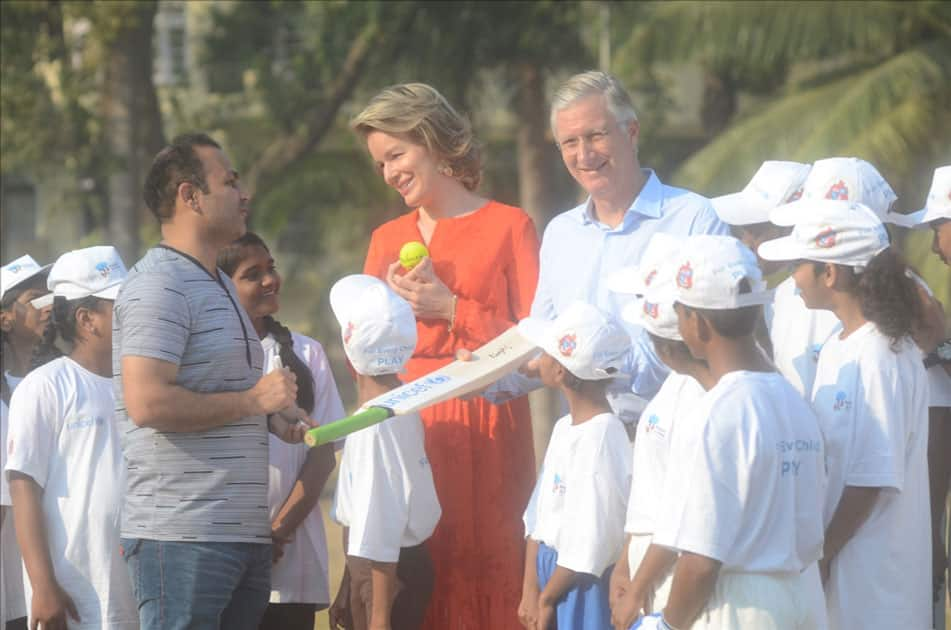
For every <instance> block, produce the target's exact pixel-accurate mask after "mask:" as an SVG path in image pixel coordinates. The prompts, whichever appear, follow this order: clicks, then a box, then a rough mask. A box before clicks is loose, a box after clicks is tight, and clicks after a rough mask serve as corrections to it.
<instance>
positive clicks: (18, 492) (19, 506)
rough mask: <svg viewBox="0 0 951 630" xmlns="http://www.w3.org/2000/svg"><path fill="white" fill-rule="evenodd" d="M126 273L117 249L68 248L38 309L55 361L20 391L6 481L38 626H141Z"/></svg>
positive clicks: (13, 408)
mask: <svg viewBox="0 0 951 630" xmlns="http://www.w3.org/2000/svg"><path fill="white" fill-rule="evenodd" d="M125 273H126V270H125V266H124V265H123V264H122V260H121V259H120V258H119V255H118V253H117V252H116V250H115V248H113V247H90V248H86V249H81V250H76V251H72V252H68V253H66V254H63V255H62V256H60V257H59V259H58V260H57V261H56V264H54V265H53V268H52V269H51V270H50V274H49V278H48V287H49V289H50V290H51V291H52V292H53V294H52V295H49V296H45V297H42V298H39V300H38V301H36V300H35V301H34V306H36V307H41V306H45V305H46V304H48V303H50V302H52V304H53V310H52V319H51V322H50V323H49V325H48V326H47V329H46V332H45V334H44V340H43V343H42V344H40V346H39V347H38V348H37V356H38V358H41V359H42V358H46V357H58V358H53V359H52V360H50V361H49V362H48V363H46V364H44V365H42V366H41V367H37V368H36V369H34V370H33V371H32V372H30V373H29V374H27V376H26V378H24V379H23V381H22V382H21V383H20V385H19V386H18V387H17V390H16V391H15V392H14V394H13V398H12V400H11V402H10V433H9V437H8V445H7V452H8V454H9V457H8V459H7V463H6V468H5V473H6V474H7V476H8V478H9V482H10V494H11V495H12V498H13V512H14V516H15V518H16V524H17V539H18V542H19V544H20V550H21V552H22V554H23V563H24V565H25V568H26V573H27V576H28V578H29V579H28V581H26V583H25V585H24V586H25V587H26V591H27V599H28V600H29V602H30V619H31V623H38V624H39V625H40V627H47V625H51V626H56V625H57V624H59V625H61V626H62V627H68V628H90V629H91V628H109V629H115V630H134V629H136V628H138V626H139V618H138V613H137V610H136V604H135V599H134V597H133V595H132V586H131V584H130V580H129V575H128V573H127V572H126V569H125V566H124V564H123V562H122V558H121V557H120V555H119V553H120V552H119V510H120V506H121V497H122V492H123V491H124V483H123V479H124V472H125V465H124V462H123V458H122V452H121V450H120V445H119V435H118V432H117V429H116V425H115V423H114V421H113V414H114V409H113V394H112V346H111V344H112V304H113V301H114V300H115V298H116V295H117V294H118V292H119V286H120V284H121V282H122V280H123V279H124V278H125ZM58 340H61V341H62V342H63V343H65V344H68V345H70V346H71V348H70V351H69V354H68V355H66V356H58V355H59V352H58V350H56V347H55V345H54V344H55V343H56V342H57V341H58ZM47 352H48V353H49V354H46V353H47Z"/></svg>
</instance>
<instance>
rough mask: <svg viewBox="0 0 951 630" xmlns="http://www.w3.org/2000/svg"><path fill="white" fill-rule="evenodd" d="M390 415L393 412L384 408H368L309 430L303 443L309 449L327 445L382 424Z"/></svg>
mask: <svg viewBox="0 0 951 630" xmlns="http://www.w3.org/2000/svg"><path fill="white" fill-rule="evenodd" d="M392 415H393V412H392V411H391V410H389V409H387V408H386V407H370V408H369V409H365V410H364V411H361V412H359V413H355V414H353V415H352V416H347V417H346V418H341V419H340V420H337V421H336V422H331V423H329V424H325V425H323V426H319V427H315V428H313V429H310V430H309V431H307V433H305V434H304V442H305V443H306V444H307V446H311V447H313V446H320V445H321V444H327V443H328V442H333V441H335V440H339V439H340V438H342V437H344V436H345V435H350V434H351V433H353V432H355V431H359V430H360V429H365V428H367V427H370V426H373V425H374V424H378V423H380V422H383V421H384V420H386V419H387V418H389V417H390V416H392Z"/></svg>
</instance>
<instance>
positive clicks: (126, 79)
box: [101, 1, 164, 265]
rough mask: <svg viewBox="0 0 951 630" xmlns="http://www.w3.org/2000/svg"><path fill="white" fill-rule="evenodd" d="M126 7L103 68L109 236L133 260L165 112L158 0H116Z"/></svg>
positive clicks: (116, 6)
mask: <svg viewBox="0 0 951 630" xmlns="http://www.w3.org/2000/svg"><path fill="white" fill-rule="evenodd" d="M110 6H111V10H112V11H113V12H117V11H121V12H122V18H121V19H119V20H116V23H117V24H118V26H117V27H115V28H117V30H116V31H115V32H113V33H110V34H109V35H110V36H111V37H109V39H110V40H111V42H110V44H111V45H109V46H108V50H109V54H108V60H107V61H106V64H105V67H104V69H103V71H104V72H103V82H102V101H101V102H102V108H103V112H102V113H103V130H102V134H103V142H104V144H105V146H106V147H108V151H109V158H110V159H109V169H108V173H107V175H106V183H105V188H106V198H107V200H108V213H109V239H110V242H111V243H112V244H113V245H115V246H116V248H117V249H118V250H119V252H120V253H121V254H122V256H123V258H124V260H126V261H127V262H128V263H129V264H130V265H131V264H132V262H134V261H135V260H136V259H137V258H138V256H139V254H140V248H141V244H140V241H139V226H140V222H141V217H142V215H143V214H145V213H146V210H145V204H144V202H143V200H142V184H143V182H144V181H145V175H146V173H147V172H148V169H149V166H150V165H151V162H152V158H153V157H154V156H155V154H156V153H157V152H158V151H159V150H160V149H161V148H162V146H163V144H164V140H163V134H162V116H161V113H160V111H159V106H158V97H157V95H156V93H155V85H154V84H153V82H152V36H153V24H154V21H155V13H156V9H157V4H156V3H155V2H153V1H148V2H134V3H127V2H123V3H121V4H116V3H111V5H110Z"/></svg>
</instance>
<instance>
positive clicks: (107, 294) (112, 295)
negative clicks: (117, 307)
mask: <svg viewBox="0 0 951 630" xmlns="http://www.w3.org/2000/svg"><path fill="white" fill-rule="evenodd" d="M121 287H122V283H121V282H117V283H116V284H114V285H112V286H111V287H106V288H105V289H103V290H102V291H99V292H98V293H93V295H94V296H95V297H97V298H99V299H101V300H111V301H113V302H115V301H116V298H117V297H119V289H120V288H121Z"/></svg>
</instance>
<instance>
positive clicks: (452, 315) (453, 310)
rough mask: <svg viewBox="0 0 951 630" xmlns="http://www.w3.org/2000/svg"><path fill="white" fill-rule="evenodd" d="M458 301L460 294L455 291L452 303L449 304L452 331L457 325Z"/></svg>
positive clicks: (450, 328)
mask: <svg viewBox="0 0 951 630" xmlns="http://www.w3.org/2000/svg"><path fill="white" fill-rule="evenodd" d="M458 301H459V296H458V295H456V294H455V293H453V294H452V304H451V305H450V306H449V330H450V331H451V330H452V329H453V327H454V326H455V325H456V302H458Z"/></svg>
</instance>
